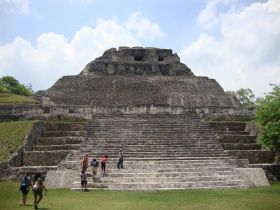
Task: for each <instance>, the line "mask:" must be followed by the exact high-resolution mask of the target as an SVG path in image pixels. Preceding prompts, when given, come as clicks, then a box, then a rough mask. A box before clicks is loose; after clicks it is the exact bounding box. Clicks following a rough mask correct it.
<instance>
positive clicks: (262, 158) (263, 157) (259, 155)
mask: <svg viewBox="0 0 280 210" xmlns="http://www.w3.org/2000/svg"><path fill="white" fill-rule="evenodd" d="M227 152H228V153H229V155H231V156H233V157H237V158H240V159H248V160H249V163H250V164H255V163H272V162H273V161H274V154H273V153H272V152H271V151H266V150H228V151H227Z"/></svg>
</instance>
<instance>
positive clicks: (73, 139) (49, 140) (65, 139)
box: [36, 136, 84, 145]
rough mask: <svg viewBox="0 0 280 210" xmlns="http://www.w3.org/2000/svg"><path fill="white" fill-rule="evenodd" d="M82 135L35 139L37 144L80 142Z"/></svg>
mask: <svg viewBox="0 0 280 210" xmlns="http://www.w3.org/2000/svg"><path fill="white" fill-rule="evenodd" d="M83 139H84V137H80V136H63V137H41V138H37V139H36V144H37V145H63V144H80V143H81V142H82V141H83Z"/></svg>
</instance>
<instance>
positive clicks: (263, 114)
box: [255, 84, 280, 152]
mask: <svg viewBox="0 0 280 210" xmlns="http://www.w3.org/2000/svg"><path fill="white" fill-rule="evenodd" d="M272 86H273V90H272V91H271V92H270V93H268V94H266V95H265V97H264V98H262V99H260V100H258V106H257V110H256V115H255V122H256V124H257V126H258V127H259V128H261V130H262V132H261V135H260V141H261V143H262V144H263V145H265V146H266V147H269V148H271V149H273V150H274V151H277V152H279V150H280V85H275V84H274V85H272Z"/></svg>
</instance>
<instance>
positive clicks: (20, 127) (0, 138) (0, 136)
mask: <svg viewBox="0 0 280 210" xmlns="http://www.w3.org/2000/svg"><path fill="white" fill-rule="evenodd" d="M34 123H35V121H13V122H2V123H0V131H1V132H0V162H2V161H5V160H7V159H9V157H10V155H11V154H12V153H13V152H15V151H16V150H17V148H18V147H19V146H20V145H22V144H23V142H24V137H25V136H26V135H28V132H29V131H30V130H31V128H32V126H33V124H34Z"/></svg>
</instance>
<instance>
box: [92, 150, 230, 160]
mask: <svg viewBox="0 0 280 210" xmlns="http://www.w3.org/2000/svg"><path fill="white" fill-rule="evenodd" d="M103 154H104V152H100V153H95V156H96V157H101V156H102V155H103ZM108 155H109V157H110V158H117V157H118V154H108ZM155 156H156V157H157V158H159V159H160V158H168V157H170V158H173V159H176V158H180V157H185V158H188V157H189V158H198V157H204V158H208V157H209V158H210V157H212V158H214V157H216V158H218V157H228V154H227V153H194V152H190V153H179V154H173V153H163V154H160V153H155V154H153V153H142V152H141V153H140V152H139V153H127V154H126V156H125V158H126V159H133V158H147V159H150V158H153V157H155Z"/></svg>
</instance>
